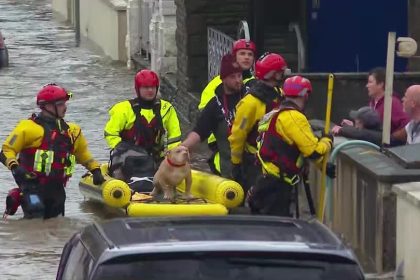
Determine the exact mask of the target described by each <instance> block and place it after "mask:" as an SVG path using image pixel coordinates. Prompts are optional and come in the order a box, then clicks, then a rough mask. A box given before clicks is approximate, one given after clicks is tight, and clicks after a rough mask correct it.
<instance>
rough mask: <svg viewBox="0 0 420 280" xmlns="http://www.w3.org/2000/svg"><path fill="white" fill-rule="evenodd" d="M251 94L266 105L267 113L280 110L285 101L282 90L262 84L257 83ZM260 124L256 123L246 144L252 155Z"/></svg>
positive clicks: (254, 150)
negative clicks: (275, 109) (276, 109)
mask: <svg viewBox="0 0 420 280" xmlns="http://www.w3.org/2000/svg"><path fill="white" fill-rule="evenodd" d="M249 94H251V95H252V96H254V97H256V98H258V99H259V100H261V101H262V102H263V103H264V104H265V113H266V114H267V113H268V112H271V111H272V110H273V109H274V108H278V107H279V106H280V103H281V101H282V100H283V95H282V91H281V89H277V90H276V89H275V88H273V87H270V86H267V85H266V84H263V83H262V82H259V81H256V82H255V83H254V85H253V87H252V89H251V90H250V92H249ZM258 135H259V133H258V122H256V123H255V124H254V126H253V128H252V130H251V132H250V133H249V134H248V136H247V139H246V142H247V146H248V150H253V151H251V152H252V153H255V152H256V150H257V148H256V143H257V138H258Z"/></svg>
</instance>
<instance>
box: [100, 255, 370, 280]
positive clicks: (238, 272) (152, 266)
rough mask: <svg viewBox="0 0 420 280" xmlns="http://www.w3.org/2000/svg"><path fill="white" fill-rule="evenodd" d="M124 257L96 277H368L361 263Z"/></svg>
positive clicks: (177, 279)
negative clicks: (365, 275)
mask: <svg viewBox="0 0 420 280" xmlns="http://www.w3.org/2000/svg"><path fill="white" fill-rule="evenodd" d="M134 258H135V259H133V258H123V259H119V260H116V261H115V260H114V261H111V262H108V263H105V264H102V265H100V266H99V268H98V270H97V273H96V274H95V277H94V279H98V280H99V279H113V280H119V279H121V280H126V279H147V280H154V279H156V280H181V279H182V280H190V279H191V280H201V279H202V280H210V279H217V280H219V279H224V280H251V279H252V280H255V279H264V280H265V279H267V280H271V279H273V280H274V279H275V280H278V279H288V280H315V279H340V280H346V279H349V280H350V279H351V280H355V279H356V280H357V279H364V278H363V275H362V274H361V271H360V270H359V267H358V265H357V264H354V263H348V262H344V263H343V262H336V261H331V260H330V261H327V260H308V259H302V258H293V257H292V258H284V257H272V256H269V257H264V256H253V255H242V256H235V255H227V256H224V257H222V256H220V255H219V256H205V255H204V256H203V255H202V256H185V255H184V256H182V255H179V256H176V257H174V256H172V257H169V258H168V257H163V258H162V257H151V258H150V257H147V258H145V257H143V258H140V259H139V258H138V257H134Z"/></svg>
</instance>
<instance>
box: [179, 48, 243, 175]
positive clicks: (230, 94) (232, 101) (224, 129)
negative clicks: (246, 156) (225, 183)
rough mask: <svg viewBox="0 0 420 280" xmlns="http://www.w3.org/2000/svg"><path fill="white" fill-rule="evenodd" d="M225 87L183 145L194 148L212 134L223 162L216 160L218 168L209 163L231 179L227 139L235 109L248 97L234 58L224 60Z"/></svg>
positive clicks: (220, 87)
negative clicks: (245, 95)
mask: <svg viewBox="0 0 420 280" xmlns="http://www.w3.org/2000/svg"><path fill="white" fill-rule="evenodd" d="M220 78H221V79H222V83H221V84H220V85H219V86H218V87H217V88H216V95H215V96H214V97H213V98H212V99H211V100H210V101H209V102H208V103H207V105H206V106H205V107H204V109H203V111H202V112H201V115H200V117H199V119H198V120H197V123H196V125H195V127H194V129H193V130H192V131H191V132H190V133H189V134H188V136H187V138H186V139H185V140H184V141H183V142H182V145H184V146H186V147H188V148H190V149H191V148H192V147H193V146H195V145H196V144H198V143H199V142H201V141H204V140H205V139H207V137H209V135H210V134H211V133H213V134H214V135H215V137H216V142H217V147H218V150H219V153H217V155H218V156H220V158H216V160H215V162H216V163H218V165H215V168H214V167H213V166H214V165H213V164H211V163H209V165H210V169H212V171H213V173H215V174H218V175H221V176H222V177H225V178H231V174H232V165H231V162H230V145H229V141H228V136H229V135H230V130H231V128H232V123H233V119H234V117H235V106H236V104H237V103H238V102H239V100H240V99H241V98H242V97H243V95H244V94H245V87H244V85H243V82H242V68H241V67H240V66H239V64H238V63H237V62H236V60H235V56H233V55H232V54H227V55H225V56H223V58H222V61H221V65H220Z"/></svg>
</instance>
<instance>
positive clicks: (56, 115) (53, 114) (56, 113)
mask: <svg viewBox="0 0 420 280" xmlns="http://www.w3.org/2000/svg"><path fill="white" fill-rule="evenodd" d="M41 109H42V110H44V111H45V112H48V113H50V114H51V115H52V116H54V117H55V118H56V119H59V118H60V117H59V116H58V111H57V105H54V112H51V111H49V110H47V108H45V106H42V107H41Z"/></svg>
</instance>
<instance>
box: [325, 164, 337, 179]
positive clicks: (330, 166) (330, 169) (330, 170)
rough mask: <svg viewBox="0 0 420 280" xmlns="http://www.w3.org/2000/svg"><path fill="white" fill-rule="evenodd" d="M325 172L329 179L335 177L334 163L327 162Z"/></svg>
mask: <svg viewBox="0 0 420 280" xmlns="http://www.w3.org/2000/svg"><path fill="white" fill-rule="evenodd" d="M326 174H327V176H328V177H330V178H331V179H334V178H335V177H336V166H335V164H334V163H332V162H328V163H327V169H326Z"/></svg>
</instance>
